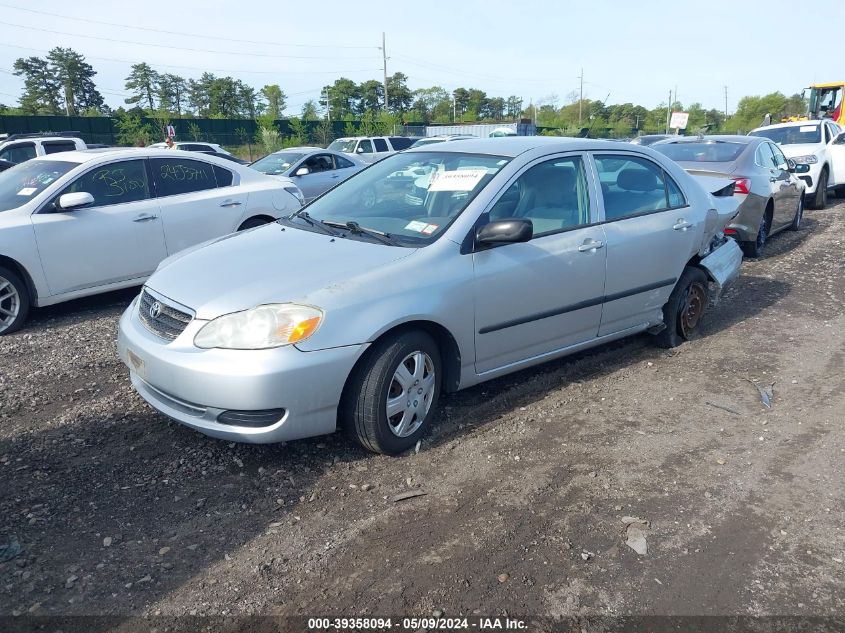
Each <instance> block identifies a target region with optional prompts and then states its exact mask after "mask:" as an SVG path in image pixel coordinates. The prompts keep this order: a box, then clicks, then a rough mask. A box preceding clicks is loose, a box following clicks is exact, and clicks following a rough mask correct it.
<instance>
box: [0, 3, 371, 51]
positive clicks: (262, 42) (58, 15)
mask: <svg viewBox="0 0 845 633" xmlns="http://www.w3.org/2000/svg"><path fill="white" fill-rule="evenodd" d="M0 7H6V8H8V9H15V10H17V11H27V12H28V13H37V14H38V15H48V16H51V17H55V18H62V19H64V20H75V21H77V22H87V23H89V24H101V25H103V26H116V27H119V28H124V29H134V30H136V31H146V32H148V33H162V34H164V35H179V36H181V37H196V38H203V39H213V40H218V41H223V42H235V43H238V44H259V45H265V46H280V47H288V48H344V49H372V48H377V47H374V46H345V45H340V44H282V43H280V42H269V41H266V40H241V39H236V38H233V37H221V36H219V35H197V34H196V33H185V32H183V31H166V30H164V29H153V28H149V27H145V26H132V25H129V24H118V23H116V22H106V21H103V20H93V19H91V18H78V17H75V16H72V15H65V14H62V13H51V12H48V11H38V10H37V9H27V8H24V7H18V6H15V5H13V4H6V3H4V2H0Z"/></svg>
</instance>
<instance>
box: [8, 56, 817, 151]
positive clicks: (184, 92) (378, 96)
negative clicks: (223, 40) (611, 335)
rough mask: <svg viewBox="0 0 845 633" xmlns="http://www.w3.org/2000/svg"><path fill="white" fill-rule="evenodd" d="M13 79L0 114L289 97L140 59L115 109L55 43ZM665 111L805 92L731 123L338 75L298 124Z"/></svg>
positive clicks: (552, 130) (630, 126)
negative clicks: (17, 85) (16, 92)
mask: <svg viewBox="0 0 845 633" xmlns="http://www.w3.org/2000/svg"><path fill="white" fill-rule="evenodd" d="M14 74H15V75H18V76H19V77H21V78H22V79H23V80H24V88H23V92H22V94H21V96H20V98H19V105H18V106H17V107H9V106H4V105H0V113H5V114H34V115H38V114H41V115H59V114H67V115H91V116H101V115H105V116H117V117H118V118H119V119H123V120H124V123H126V119H127V117H130V118H134V119H138V118H140V117H144V116H152V117H155V118H156V119H159V120H162V121H165V120H168V119H172V118H187V117H198V118H226V119H239V118H240V119H256V120H259V121H260V122H261V124H262V127H266V126H267V125H268V124H269V122H271V121H273V120H276V119H279V118H281V117H282V116H283V113H284V112H285V110H286V109H287V107H288V98H287V95H286V94H285V92H284V90H282V88H281V87H280V86H279V85H278V84H267V85H264V86H262V87H261V88H255V87H253V86H250V85H248V84H246V83H244V82H243V81H241V80H240V79H235V78H233V77H229V76H225V77H219V76H216V75H214V74H213V73H210V72H205V73H202V75H201V76H200V77H199V78H198V79H193V78H189V79H186V78H184V77H181V76H179V75H176V74H173V73H169V72H160V71H157V70H156V69H154V68H153V67H152V66H150V65H149V64H147V63H145V62H140V63H137V64H134V65H132V67H131V69H130V72H129V74H128V76H127V77H126V78H125V83H124V89H125V91H126V94H125V95H124V97H125V98H124V104H125V107H124V106H123V105H122V106H120V107H119V108H117V109H116V110H112V109H111V108H109V107H108V106H107V105H106V104H105V99H104V98H103V95H102V94H101V92H100V91H99V90H98V89H97V86H96V84H95V82H94V77H95V75H96V74H97V73H96V71H95V70H94V68H93V67H92V66H91V65H90V64H89V63H87V62H86V61H85V58H84V56H83V55H81V54H79V53H77V52H76V51H74V50H73V49H70V48H61V47H56V48H54V49H52V50H51V51H50V52H49V53H48V54H47V55H46V56H45V57H36V56H31V57H26V58H19V59H17V60H16V61H15V63H14ZM671 110H683V111H687V112H689V115H690V117H689V125H688V128H687V130H688V132H710V133H713V132H725V133H736V132H745V131H748V130H749V129H751V128H753V127H756V126H758V125H760V123H761V122H762V120H763V117H764V116H765V115H766V114H769V115H771V118H772V120H773V121H777V120H779V119H780V118H781V117H786V116H792V115H800V114H804V113H805V112H806V110H807V106H806V102H805V101H804V100H803V99H802V97H801V95H799V94H793V95H792V96H789V97H787V96H785V95H783V94H781V93H779V92H775V93H771V94H769V95H765V96H762V97H758V96H747V97H743V98H742V99H740V101H739V103H738V105H737V110H736V112H735V113H734V114H733V115H732V116H730V117H728V116H727V113H726V112H724V111H722V110H719V109H716V108H709V109H708V108H705V107H704V106H702V105H701V104H700V103H693V104H688V105H686V106H684V104H681V103H679V102H676V103H672V104H667V103H665V102H664V103H662V104H660V105H658V106H657V107H654V108H646V107H644V106H642V105H637V104H633V103H623V104H606V103H604V102H602V101H600V100H592V99H580V98H579V95H577V94H575V93H570V94H569V95H567V97H566V98H565V99H564V100H561V99H560V98H559V97H558V96H557V95H554V94H552V95H549V96H547V97H545V98H543V99H540V100H538V101H537V102H536V103H534V102H529V104H528V105H525V102H524V100H523V99H522V98H521V97H518V96H516V95H511V96H509V97H507V98H503V97H496V96H489V95H487V93H486V92H485V91H483V90H480V89H477V88H471V87H470V88H463V87H460V88H456V89H454V90H452V91H449V90H446V89H445V88H443V87H441V86H432V87H429V88H420V89H417V90H411V89H410V88H409V87H408V77H407V75H405V74H404V73H402V72H396V73H393V74H392V75H390V76H389V77H388V78H387V99H386V104H385V85H384V83H383V82H381V81H378V80H375V79H369V80H366V81H362V82H360V83H356V82H355V81H353V80H351V79H348V78H346V77H340V78H338V79H336V80H335V81H334V82H333V83H332V84H329V85H326V86H324V87H323V88H322V90H321V92H320V96H319V98H317V99H310V100H308V101H306V102H305V104H304V105H303V106H302V108H301V110H300V112H299V117H298V118H299V119H301V120H302V121H318V120H321V119H323V118H326V119H328V120H334V121H353V120H365V119H366V120H370V121H373V120H389V121H391V122H398V123H410V122H413V123H422V124H430V123H469V122H477V121H481V122H500V121H515V120H518V119H529V120H531V121H534V122H536V124H537V125H538V126H540V127H542V128H544V129H545V133H548V134H583V133H584V131H585V130H586V131H587V132H591V131H595V132H596V133H597V134H594V135H615V136H625V135H630V134H632V133H636V132H638V131H649V132H654V131H661V130H663V129H665V127H666V123H667V118H668V113H669V112H670V111H671ZM291 118H296V117H291ZM129 123H130V124H131V121H130V122H129Z"/></svg>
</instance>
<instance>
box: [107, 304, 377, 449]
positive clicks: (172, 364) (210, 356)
mask: <svg viewBox="0 0 845 633" xmlns="http://www.w3.org/2000/svg"><path fill="white" fill-rule="evenodd" d="M206 323H207V321H202V320H198V319H194V320H193V321H192V322H191V323H190V324H188V326H187V328H186V329H185V331H184V332H182V334H180V335H179V336H178V337H177V338H176V339H175V340H173V341H171V342H168V341H166V340H164V339H162V338H160V337H158V336H156V335H155V334H153V333H152V332H150V331H149V330H148V329H147V328H146V327H145V326H144V325H143V323H141V321H140V319H139V318H138V307H137V300H136V301H133V302H132V304H131V305H130V306H129V307H128V308H127V309H126V311H125V312H124V313H123V316H122V317H121V319H120V326H119V330H118V340H117V348H118V354H119V355H120V358H121V360H123V362H124V363H125V364H126V365H127V367H128V368H129V373H130V378H131V380H132V385H133V386H134V387H135V389H136V390H137V391H138V393H139V394H140V395H141V397H142V398H144V400H146V401H147V403H149V404H150V406H152V407H153V408H154V409H156V410H157V411H159V412H160V413H163V414H164V415H166V416H167V417H169V418H172V419H173V420H176V421H177V422H180V423H181V424H184V425H186V426H189V427H191V428H193V429H196V430H198V431H200V432H202V433H205V434H206V435H210V436H212V437H216V438H220V439H225V440H232V441H235V442H248V443H254V444H266V443H272V442H282V441H287V440H294V439H300V438H303V437H311V436H314V435H323V434H326V433H332V432H334V431H335V429H336V426H337V407H338V403H339V402H340V396H341V392H342V391H343V386H344V384H345V382H346V379H347V377H348V376H349V373H350V372H351V371H352V368H353V366H354V365H355V362H356V361H357V360H358V358H360V355H361V354H362V353H363V352H364V350H365V349H366V347H367V345H366V344H363V345H350V346H345V347H336V348H332V349H327V350H320V351H314V352H303V351H300V350H299V349H297V348H296V347H294V346H291V345H288V346H285V347H278V348H275V349H267V350H224V349H200V348H197V347H195V346H194V345H193V340H194V336H196V334H197V332H198V331H199V329H200V328H201V327H202V326H203V325H205V324H206ZM224 413H228V415H227V416H224V417H223V419H226V418H227V417H228V418H234V419H241V420H243V419H246V418H248V417H249V416H250V415H258V416H264V417H265V418H266V416H267V415H277V416H278V417H277V418H276V419H273V420H271V421H270V423H269V424H265V425H264V426H253V425H249V426H239V425H237V424H227V423H223V422H221V421H220V418H221V415H222V414H224Z"/></svg>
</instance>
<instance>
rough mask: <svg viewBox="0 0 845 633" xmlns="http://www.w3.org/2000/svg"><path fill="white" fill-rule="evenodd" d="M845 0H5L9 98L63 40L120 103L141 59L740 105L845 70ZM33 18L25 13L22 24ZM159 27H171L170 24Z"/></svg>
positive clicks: (213, 68) (282, 76)
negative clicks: (816, 3) (813, 0)
mask: <svg viewBox="0 0 845 633" xmlns="http://www.w3.org/2000/svg"><path fill="white" fill-rule="evenodd" d="M844 22H845V2H838V3H837V2H830V3H825V4H824V5H823V8H820V9H819V10H813V9H812V7H811V5H804V6H802V7H798V5H797V3H795V2H782V1H779V0H768V1H767V2H750V1H745V2H743V1H741V0H740V1H737V0H733V1H731V2H728V1H725V0H708V1H707V2H703V3H702V2H696V3H692V2H682V1H677V0H676V1H675V2H669V1H664V0H638V1H637V2H624V1H619V2H611V1H608V0H586V1H584V0H582V1H581V2H578V3H574V2H568V1H565V0H544V1H540V0H521V2H519V3H515V2H513V1H509V2H500V1H498V0H484V1H481V0H462V1H461V2H454V0H451V1H448V2H447V1H443V0H429V1H428V2H425V3H403V2H395V1H391V2H387V1H382V0H368V1H362V2H356V3H350V2H349V0H343V1H337V0H321V1H320V2H319V3H316V2H315V3H310V2H302V1H297V2H289V1H283V0H272V1H266V0H249V1H248V2H244V1H242V2H232V1H231V0H230V1H224V0H202V1H197V0H180V1H179V2H162V1H159V0H144V1H143V2H140V3H127V4H126V5H122V4H119V3H116V2H114V0H84V1H81V2H75V3H69V2H66V1H65V0H62V1H58V0H0V29H2V34H3V37H2V39H1V40H0V102H1V103H6V104H8V105H14V104H16V103H17V97H18V96H19V95H20V93H21V91H22V88H23V81H22V79H21V78H19V77H16V76H14V75H13V74H11V71H12V68H13V64H14V62H15V60H16V59H17V58H19V57H28V56H31V55H35V56H44V55H45V54H46V52H47V51H48V50H49V49H51V48H53V47H55V46H62V47H70V48H73V49H74V50H76V51H77V52H80V53H82V54H83V55H85V57H86V60H87V61H88V62H89V63H90V64H91V65H92V66H93V67H94V69H95V70H96V71H97V76H96V78H95V81H96V83H97V86H98V88H99V89H100V92H101V93H103V96H104V97H105V99H106V102H107V103H108V104H109V105H110V106H112V107H115V108H116V107H118V106H120V105H123V100H124V98H125V97H126V96H128V95H127V94H126V90H125V88H124V82H125V78H126V76H127V75H128V74H129V68H130V65H131V64H132V63H137V62H142V61H144V62H147V63H149V64H150V65H151V66H153V67H154V68H155V69H156V70H158V71H160V72H170V73H174V74H178V75H181V76H183V77H185V78H198V77H199V76H200V74H202V72H203V71H206V70H207V71H209V72H213V73H214V74H216V75H231V76H233V77H235V78H237V79H241V80H242V81H244V82H246V83H248V84H250V85H252V86H254V87H256V88H260V87H261V86H263V85H265V84H279V85H280V86H281V88H282V90H284V91H285V93H286V94H287V95H288V110H287V111H288V113H292V114H295V113H298V112H299V111H300V109H301V107H302V105H303V103H305V102H306V101H307V100H309V99H317V98H318V97H319V93H320V89H321V87H322V86H324V85H326V84H330V83H333V82H334V80H335V79H337V78H338V77H340V76H344V77H348V78H350V79H352V80H354V81H356V82H361V81H364V80H367V79H379V80H380V79H381V78H382V51H381V49H380V46H381V41H382V32H384V33H385V34H386V47H385V48H386V51H387V56H388V59H387V71H388V74H392V73H394V72H396V71H401V72H403V73H405V74H406V75H407V76H408V85H409V87H410V88H411V89H417V88H427V87H431V86H434V85H439V86H442V87H443V88H446V89H447V90H449V91H451V90H453V89H454V88H457V87H465V88H470V87H472V88H479V89H481V90H484V91H486V92H487V94H488V95H489V96H501V97H508V96H509V95H518V96H520V97H522V98H523V100H524V102H525V105H528V103H530V102H534V103H538V102H539V103H544V102H545V103H548V102H551V101H553V97H554V96H555V95H556V96H557V105H558V106H561V105H564V104H565V103H566V102H567V100H568V97H569V95H571V94H573V93H577V91H578V90H579V89H580V81H579V75H580V74H581V71H582V69H583V73H584V97H585V98H590V99H599V100H602V101H606V102H607V103H626V102H632V103H635V104H640V105H644V106H646V107H649V108H651V107H656V106H657V105H659V104H661V103H666V102H667V101H668V98H669V92H670V91H675V90H677V95H678V97H677V98H678V100H679V101H681V102H682V103H683V104H686V105H689V104H691V103H695V102H698V103H701V104H702V105H703V106H704V107H705V108H711V107H712V108H718V109H719V110H724V108H725V87H727V95H728V110H729V111H731V112H732V111H734V110H735V108H736V103H737V101H738V100H739V99H740V98H741V97H742V96H745V95H762V94H767V93H770V92H774V91H780V92H782V93H784V94H787V95H789V94H793V93H795V92H800V91H801V89H802V88H804V87H806V86H807V85H809V84H810V83H812V82H814V81H838V80H840V79H842V80H845V69H843V68H842V59H843V56H842V44H841V41H842V38H841V37H839V36H838V35H836V33H837V32H838V29H839V28H840V27H841V25H842V24H843V23H844ZM25 27H26V28H25ZM163 31H170V32H171V33H166V32H163Z"/></svg>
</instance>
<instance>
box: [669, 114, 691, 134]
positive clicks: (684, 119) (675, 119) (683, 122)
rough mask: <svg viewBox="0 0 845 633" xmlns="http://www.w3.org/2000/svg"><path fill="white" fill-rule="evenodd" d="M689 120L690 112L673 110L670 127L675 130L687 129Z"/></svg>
mask: <svg viewBox="0 0 845 633" xmlns="http://www.w3.org/2000/svg"><path fill="white" fill-rule="evenodd" d="M688 122H689V112H673V113H672V118H671V119H670V120H669V127H670V128H672V129H673V130H685V129H686V127H687V123H688Z"/></svg>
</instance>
